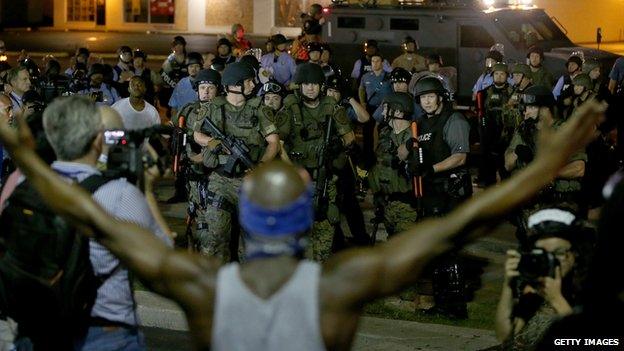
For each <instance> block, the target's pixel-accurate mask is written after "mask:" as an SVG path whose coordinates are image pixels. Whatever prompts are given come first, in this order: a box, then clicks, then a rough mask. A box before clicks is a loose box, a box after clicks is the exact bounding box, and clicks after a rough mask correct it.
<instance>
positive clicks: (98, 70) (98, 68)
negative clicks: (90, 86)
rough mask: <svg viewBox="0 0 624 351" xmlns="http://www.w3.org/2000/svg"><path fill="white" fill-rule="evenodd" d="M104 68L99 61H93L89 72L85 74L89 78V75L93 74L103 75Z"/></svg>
mask: <svg viewBox="0 0 624 351" xmlns="http://www.w3.org/2000/svg"><path fill="white" fill-rule="evenodd" d="M105 70H106V69H105V68H104V65H103V64H101V63H94V64H92V65H91V67H90V68H89V74H87V76H88V77H89V78H91V76H92V75H94V74H102V75H103V74H104V73H106V72H105Z"/></svg>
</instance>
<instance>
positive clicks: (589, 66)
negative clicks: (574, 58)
mask: <svg viewBox="0 0 624 351" xmlns="http://www.w3.org/2000/svg"><path fill="white" fill-rule="evenodd" d="M600 67H601V65H600V61H598V60H596V59H589V60H587V61H585V64H584V65H583V72H584V73H589V72H591V71H593V70H594V69H595V68H600Z"/></svg>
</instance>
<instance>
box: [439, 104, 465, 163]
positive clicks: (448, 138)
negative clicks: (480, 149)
mask: <svg viewBox="0 0 624 351" xmlns="http://www.w3.org/2000/svg"><path fill="white" fill-rule="evenodd" d="M443 137H444V142H446V144H447V145H448V146H449V148H450V150H451V155H453V154H467V153H469V152H470V140H469V137H470V124H468V121H467V120H466V118H464V116H462V115H461V114H460V113H457V112H455V113H453V114H452V115H451V116H450V117H449V119H448V121H446V124H445V125H444V129H443Z"/></svg>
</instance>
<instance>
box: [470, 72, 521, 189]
mask: <svg viewBox="0 0 624 351" xmlns="http://www.w3.org/2000/svg"><path fill="white" fill-rule="evenodd" d="M492 77H493V81H492V85H490V86H489V87H488V88H486V89H485V90H483V91H482V92H479V93H478V94H483V96H482V98H481V99H478V100H477V101H483V107H482V108H483V110H484V116H482V117H481V121H480V123H479V136H480V139H481V140H480V141H481V167H480V169H479V180H480V182H481V183H483V185H485V186H489V185H492V184H495V183H496V173H497V171H498V172H499V174H500V178H501V179H503V178H505V177H506V172H505V169H504V160H503V158H504V156H503V154H504V152H505V149H506V148H507V145H509V141H510V140H511V136H512V134H513V130H514V129H515V126H516V123H515V122H514V121H506V120H505V119H506V118H507V117H509V115H508V114H507V113H506V111H505V110H506V109H508V108H509V107H508V102H509V100H510V98H511V96H512V94H513V88H512V87H510V86H509V84H508V83H507V79H508V68H507V65H506V64H504V63H497V64H495V65H494V66H492Z"/></svg>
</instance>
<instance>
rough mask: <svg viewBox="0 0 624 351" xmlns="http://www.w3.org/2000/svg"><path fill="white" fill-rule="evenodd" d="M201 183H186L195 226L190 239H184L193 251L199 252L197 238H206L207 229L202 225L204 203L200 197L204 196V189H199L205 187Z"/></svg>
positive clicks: (204, 209) (199, 246)
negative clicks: (202, 192) (202, 193)
mask: <svg viewBox="0 0 624 351" xmlns="http://www.w3.org/2000/svg"><path fill="white" fill-rule="evenodd" d="M206 177H208V176H206ZM201 183H204V182H199V181H195V180H189V182H188V194H189V199H188V201H189V206H192V212H193V215H194V217H195V223H196V225H195V231H194V233H193V235H192V237H190V238H186V240H187V241H188V242H189V244H190V245H191V247H192V248H193V249H196V250H200V251H201V245H200V240H199V238H200V237H205V236H206V229H207V228H206V226H205V223H204V222H205V221H204V218H206V203H205V199H204V200H202V197H203V196H205V195H201V191H202V190H204V192H205V188H204V189H201V188H203V187H204V186H205V185H203V184H201ZM200 184H201V186H200ZM205 184H206V186H207V184H208V182H207V180H206V182H205Z"/></svg>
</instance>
